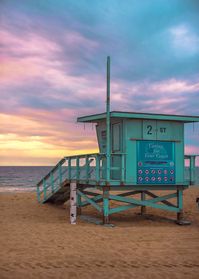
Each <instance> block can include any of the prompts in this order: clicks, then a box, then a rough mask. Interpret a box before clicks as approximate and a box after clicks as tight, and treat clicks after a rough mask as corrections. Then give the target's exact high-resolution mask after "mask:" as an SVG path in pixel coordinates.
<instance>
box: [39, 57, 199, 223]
mask: <svg viewBox="0 0 199 279" xmlns="http://www.w3.org/2000/svg"><path fill="white" fill-rule="evenodd" d="M77 121H78V122H83V123H96V132H97V139H98V145H99V153H96V154H86V155H77V156H69V157H64V158H63V159H62V160H61V161H60V162H59V163H58V164H57V165H56V166H55V167H54V168H53V169H52V170H51V171H50V172H49V173H48V174H47V175H46V176H45V177H44V178H43V179H42V180H41V181H40V182H39V183H38V184H37V196H38V200H39V202H41V203H46V202H52V203H64V202H65V201H66V200H68V199H70V200H71V222H72V223H73V222H75V220H76V209H77V212H78V214H81V209H82V208H83V207H85V206H88V205H91V206H93V207H94V208H95V209H96V210H98V211H99V212H100V213H101V214H102V216H103V223H104V224H107V223H109V216H110V215H111V214H113V213H118V212H121V211H124V210H128V209H131V208H135V207H140V208H141V214H145V213H146V208H147V207H152V208H157V209H163V210H169V211H172V212H176V213H177V220H176V222H177V223H178V224H188V222H187V221H185V220H184V218H183V191H184V190H185V189H187V188H188V187H189V185H190V184H194V179H195V176H194V170H195V157H196V156H197V155H187V156H185V154H184V125H185V124H186V123H192V122H199V116H183V115H167V114H152V113H136V112H120V111H112V112H110V58H109V57H108V59H107V105H106V113H101V114H95V115H88V116H84V117H79V118H78V119H77ZM185 159H188V160H189V161H190V178H189V180H186V179H185V173H184V169H185V165H184V160H185ZM157 190H158V194H157ZM160 192H161V193H162V194H161V195H160V194H159V193H160ZM165 192H166V193H165ZM171 199H172V202H171V201H170V200H171ZM111 201H114V204H115V202H118V205H117V206H114V207H112V203H111Z"/></svg>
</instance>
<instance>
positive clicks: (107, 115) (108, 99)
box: [106, 56, 111, 181]
mask: <svg viewBox="0 0 199 279" xmlns="http://www.w3.org/2000/svg"><path fill="white" fill-rule="evenodd" d="M110 125H111V124H110V57H109V56H108V57H107V97H106V179H107V180H108V181H109V180H110V165H111V158H110V154H111V146H110V142H111V140H110V137H111V133H110Z"/></svg>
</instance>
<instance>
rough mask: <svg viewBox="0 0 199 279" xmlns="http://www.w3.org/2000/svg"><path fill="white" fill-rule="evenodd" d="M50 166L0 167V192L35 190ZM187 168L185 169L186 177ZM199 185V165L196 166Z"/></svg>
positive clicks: (186, 175)
mask: <svg viewBox="0 0 199 279" xmlns="http://www.w3.org/2000/svg"><path fill="white" fill-rule="evenodd" d="M51 169H52V167H51V166H50V167H0V192H20V191H21V192H24V191H36V185H37V183H38V182H39V181H40V179H41V178H42V177H43V176H45V175H46V174H47V173H48V172H49V171H50V170H51ZM188 173H189V169H188V168H186V169H185V177H186V178H188ZM196 184H197V185H199V167H197V168H196Z"/></svg>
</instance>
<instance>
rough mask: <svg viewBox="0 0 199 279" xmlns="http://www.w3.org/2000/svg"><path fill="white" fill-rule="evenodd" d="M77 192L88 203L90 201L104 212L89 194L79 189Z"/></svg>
mask: <svg viewBox="0 0 199 279" xmlns="http://www.w3.org/2000/svg"><path fill="white" fill-rule="evenodd" d="M77 194H78V195H80V196H81V197H82V198H84V199H85V200H86V201H87V202H88V203H90V204H91V205H92V206H93V207H95V208H96V209H97V210H98V211H99V212H102V208H101V207H100V206H99V205H98V204H97V203H95V202H94V201H93V199H91V198H89V197H88V196H87V195H85V194H84V193H82V192H81V191H80V190H77Z"/></svg>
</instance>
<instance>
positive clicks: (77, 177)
mask: <svg viewBox="0 0 199 279" xmlns="http://www.w3.org/2000/svg"><path fill="white" fill-rule="evenodd" d="M76 179H77V180H79V157H76Z"/></svg>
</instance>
